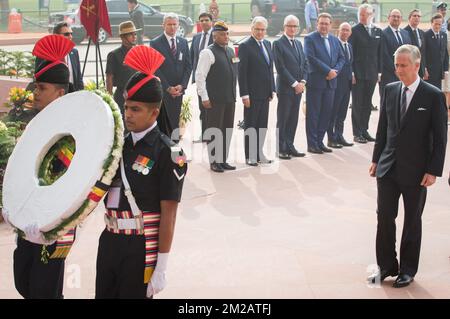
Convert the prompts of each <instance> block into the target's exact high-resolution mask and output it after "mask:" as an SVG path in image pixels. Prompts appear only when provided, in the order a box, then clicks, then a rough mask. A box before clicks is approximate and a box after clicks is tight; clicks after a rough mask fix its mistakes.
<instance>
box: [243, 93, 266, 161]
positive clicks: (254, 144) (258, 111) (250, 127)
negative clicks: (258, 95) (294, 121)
mask: <svg viewBox="0 0 450 319" xmlns="http://www.w3.org/2000/svg"><path fill="white" fill-rule="evenodd" d="M269 103H270V102H269V99H263V100H256V99H251V98H250V107H244V123H245V132H244V144H245V159H246V160H248V159H251V160H254V161H259V160H260V159H263V158H264V154H263V146H264V140H265V139H266V134H267V122H268V120H269Z"/></svg>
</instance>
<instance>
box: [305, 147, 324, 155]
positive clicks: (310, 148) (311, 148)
mask: <svg viewBox="0 0 450 319" xmlns="http://www.w3.org/2000/svg"><path fill="white" fill-rule="evenodd" d="M308 152H309V153H313V154H323V151H322V150H321V149H320V148H316V147H308Z"/></svg>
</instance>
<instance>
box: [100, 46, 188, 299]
mask: <svg viewBox="0 0 450 319" xmlns="http://www.w3.org/2000/svg"><path fill="white" fill-rule="evenodd" d="M139 47H141V48H142V47H143V46H139ZM139 47H136V49H138V48H139ZM145 48H146V50H150V51H155V50H154V49H151V48H149V47H145ZM131 52H132V51H130V53H131ZM155 52H156V51H155ZM157 54H159V53H157ZM158 66H159V65H158ZM149 75H150V76H151V75H152V73H150V72H149V73H148V74H144V73H141V72H137V73H136V74H135V75H134V76H133V77H132V78H131V79H130V81H129V83H128V84H127V88H126V90H127V95H128V98H129V99H130V100H133V101H139V102H144V103H156V104H157V103H161V100H162V88H161V84H160V82H159V81H158V80H157V79H156V78H154V77H149ZM141 82H144V85H143V86H142V87H140V88H139V89H138V90H137V91H136V93H132V92H133V89H134V88H136V87H138V86H137V85H136V84H138V83H141ZM133 94H134V95H133ZM133 134H136V133H129V134H128V135H127V136H126V137H125V143H124V147H123V152H122V160H123V171H124V173H125V176H126V180H127V181H128V184H129V187H130V189H131V192H132V194H133V197H134V199H135V203H136V204H137V207H138V210H139V212H138V213H139V214H135V215H134V214H133V209H132V205H130V200H129V197H128V196H127V195H126V193H125V188H126V185H127V183H126V182H124V179H123V175H122V168H119V169H118V172H117V173H116V176H115V177H114V179H113V182H112V184H111V187H110V190H109V193H108V195H107V197H106V198H105V207H106V209H107V211H106V215H105V222H106V229H105V230H104V231H103V233H102V235H101V237H100V241H99V247H98V254H97V278H96V298H100V299H102V298H108V299H110V298H139V299H141V298H146V293H147V286H148V282H149V280H150V277H151V274H152V272H153V269H154V268H155V266H156V263H157V257H156V255H157V254H158V238H159V237H158V233H159V219H160V215H161V213H164V212H161V201H176V202H179V201H180V199H181V194H182V188H183V182H184V178H185V175H186V171H187V164H186V159H185V156H184V153H183V150H182V149H181V147H180V146H178V145H177V144H175V143H174V142H173V141H172V140H170V138H169V137H168V136H167V135H165V134H164V133H162V132H161V131H160V129H159V127H158V125H157V123H156V122H155V123H154V124H153V126H151V127H149V128H147V130H146V131H144V132H141V134H145V135H144V136H143V137H141V138H140V139H139V140H137V141H136V142H135V144H134V141H133Z"/></svg>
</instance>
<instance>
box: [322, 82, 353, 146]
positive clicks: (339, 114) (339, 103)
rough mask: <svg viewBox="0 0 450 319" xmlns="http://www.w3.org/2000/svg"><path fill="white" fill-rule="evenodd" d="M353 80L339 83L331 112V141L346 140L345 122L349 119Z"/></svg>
mask: <svg viewBox="0 0 450 319" xmlns="http://www.w3.org/2000/svg"><path fill="white" fill-rule="evenodd" d="M351 89H352V82H351V80H348V81H343V80H342V81H341V82H340V83H338V87H337V89H336V93H335V94H334V103H333V110H332V111H331V119H330V125H329V126H328V131H327V136H328V140H329V141H333V142H340V141H342V140H343V139H344V136H343V134H344V121H345V118H346V117H347V110H348V102H349V101H350V91H351Z"/></svg>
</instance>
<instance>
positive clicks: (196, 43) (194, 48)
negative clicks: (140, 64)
mask: <svg viewBox="0 0 450 319" xmlns="http://www.w3.org/2000/svg"><path fill="white" fill-rule="evenodd" d="M202 37H203V31H202V32H199V33H197V34H196V35H194V37H193V38H192V43H191V49H190V52H189V54H190V56H191V64H192V84H194V83H195V71H196V70H197V64H198V58H199V56H200V43H201V41H202ZM211 44H213V35H212V32H211V35H210V37H209V39H208V43H206V45H205V48H207V47H209V46H210V45H211ZM198 108H199V110H200V121H201V125H202V136H203V133H205V130H206V119H205V114H206V111H205V108H204V107H203V104H202V99H201V97H200V96H199V97H198Z"/></svg>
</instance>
